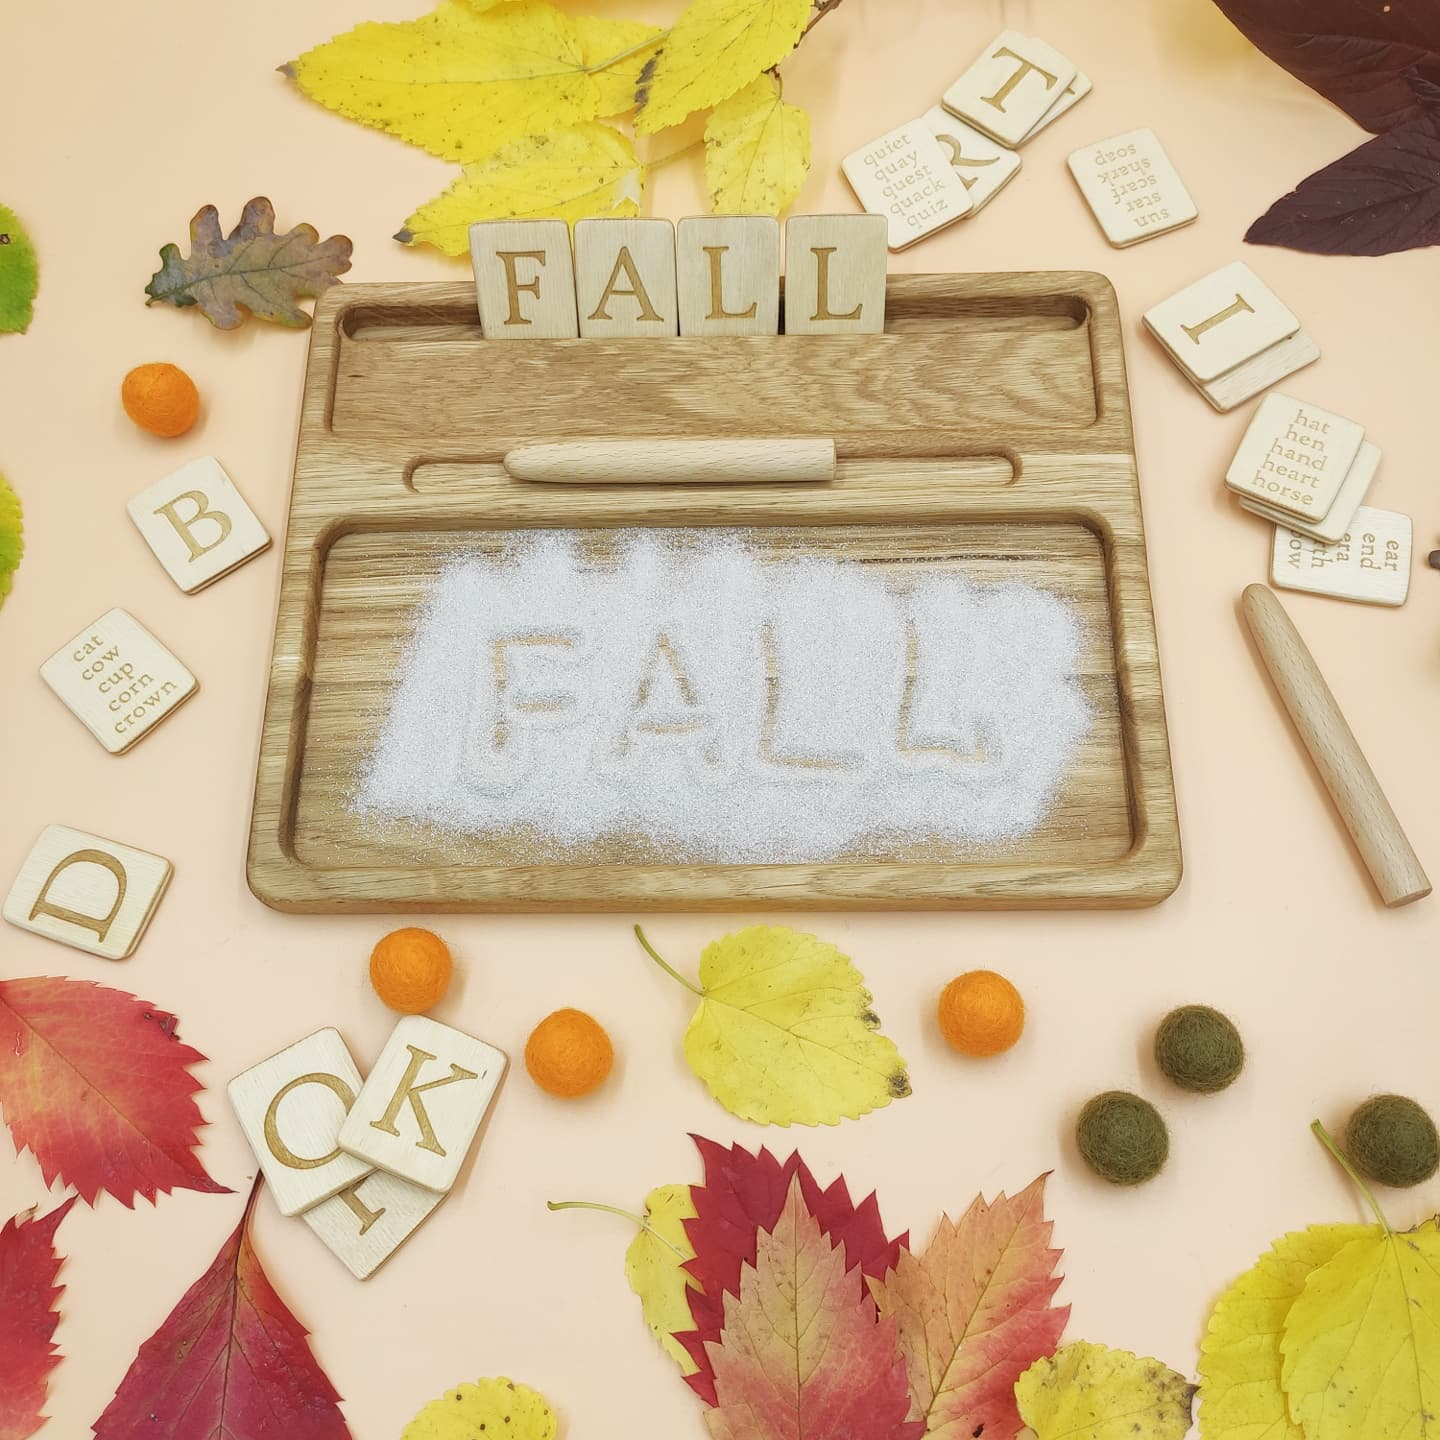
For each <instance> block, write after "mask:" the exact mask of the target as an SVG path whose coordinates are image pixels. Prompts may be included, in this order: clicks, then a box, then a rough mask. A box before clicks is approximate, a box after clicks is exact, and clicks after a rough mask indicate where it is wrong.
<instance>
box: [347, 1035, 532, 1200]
mask: <svg viewBox="0 0 1440 1440" xmlns="http://www.w3.org/2000/svg"><path fill="white" fill-rule="evenodd" d="M505 1065H506V1060H505V1056H504V1054H503V1053H502V1052H501V1051H499V1050H497V1049H495V1047H494V1046H493V1045H487V1044H486V1043H485V1042H484V1041H483V1040H476V1039H475V1038H474V1037H473V1036H471V1035H466V1034H465V1033H464V1032H463V1031H460V1030H453V1029H451V1027H450V1026H448V1025H441V1024H440V1023H439V1022H438V1021H435V1020H431V1019H429V1018H428V1017H427V1016H424V1015H407V1016H406V1017H405V1018H404V1019H403V1020H401V1021H400V1023H399V1024H398V1025H397V1026H396V1027H395V1029H394V1031H393V1032H392V1033H391V1036H390V1039H389V1040H388V1041H386V1043H385V1049H384V1050H383V1051H382V1052H381V1054H380V1058H379V1060H377V1061H376V1062H375V1068H374V1069H373V1070H372V1071H371V1072H370V1078H369V1079H368V1080H367V1081H366V1082H365V1086H364V1088H363V1089H362V1090H361V1092H360V1095H359V1097H358V1098H357V1099H356V1101H355V1105H354V1107H353V1108H352V1109H351V1111H350V1114H349V1115H348V1116H347V1117H346V1119H345V1123H344V1125H342V1126H341V1129H340V1147H341V1149H343V1150H345V1151H347V1152H348V1153H349V1154H350V1155H353V1156H354V1157H355V1158H356V1159H357V1160H361V1161H364V1162H366V1163H367V1164H369V1165H374V1166H378V1167H379V1168H380V1169H381V1170H388V1171H389V1172H390V1174H392V1175H398V1176H399V1177H400V1178H401V1179H402V1180H409V1181H410V1182H411V1183H412V1184H415V1185H420V1186H423V1187H424V1188H425V1189H427V1190H436V1191H439V1192H440V1193H442V1194H444V1193H445V1192H447V1191H448V1190H450V1188H451V1187H452V1186H453V1185H454V1184H455V1180H456V1177H457V1176H458V1175H459V1174H460V1167H461V1166H462V1165H463V1164H464V1163H465V1157H466V1155H467V1154H468V1153H469V1151H470V1146H471V1145H472V1143H473V1142H474V1139H475V1135H476V1132H477V1131H478V1130H479V1129H480V1122H481V1121H482V1120H483V1119H484V1118H485V1112H486V1111H487V1110H489V1108H490V1102H491V1101H492V1100H493V1099H494V1098H495V1091H496V1089H497V1087H498V1086H499V1084H500V1080H501V1077H502V1076H503V1075H504V1074H505Z"/></svg>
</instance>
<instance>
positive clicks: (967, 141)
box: [921, 105, 1020, 215]
mask: <svg viewBox="0 0 1440 1440" xmlns="http://www.w3.org/2000/svg"><path fill="white" fill-rule="evenodd" d="M921 124H923V125H924V126H925V128H926V129H927V130H929V131H930V133H931V134H932V135H933V136H934V137H935V138H936V139H937V140H938V141H939V142H940V148H941V149H942V150H943V151H944V152H945V154H946V157H947V158H948V159H949V161H950V168H951V169H952V170H954V172H955V174H956V175H957V176H959V178H960V183H961V184H962V185H963V186H964V187H965V189H966V192H967V193H968V194H969V196H970V213H971V214H972V215H973V214H975V213H976V212H977V211H980V210H983V209H984V208H985V206H986V205H988V204H989V203H990V201H991V200H993V199H994V198H995V196H996V195H998V194H999V193H1000V191H1001V190H1003V189H1004V188H1005V186H1006V185H1008V184H1009V183H1010V181H1012V180H1013V179H1014V178H1015V177H1016V176H1017V175H1018V174H1019V173H1020V157H1019V155H1017V154H1016V153H1015V151H1013V150H1011V149H1010V148H1009V147H1008V146H1006V145H997V144H996V143H995V141H993V140H992V139H991V138H990V137H989V136H988V135H986V134H984V133H983V132H982V131H980V130H977V129H976V128H975V127H974V126H973V125H967V124H966V123H965V122H964V121H963V120H961V119H960V118H959V117H958V116H955V115H952V114H951V113H950V112H949V111H948V110H947V109H946V108H945V107H944V106H943V105H934V106H932V107H931V108H930V109H929V110H927V111H926V112H925V114H924V115H923V116H922V117H921Z"/></svg>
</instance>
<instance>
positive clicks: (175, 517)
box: [125, 455, 270, 595]
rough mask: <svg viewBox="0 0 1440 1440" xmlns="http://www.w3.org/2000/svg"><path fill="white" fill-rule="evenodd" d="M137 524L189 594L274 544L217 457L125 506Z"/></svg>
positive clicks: (205, 458) (144, 492) (171, 477)
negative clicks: (271, 543)
mask: <svg viewBox="0 0 1440 1440" xmlns="http://www.w3.org/2000/svg"><path fill="white" fill-rule="evenodd" d="M125 508H126V510H128V511H129V513H130V518H131V520H133V521H134V522H135V528H136V529H137V530H138V531H139V532H140V534H141V537H142V538H143V539H144V541H145V543H146V544H147V545H148V546H149V547H150V549H151V550H152V551H154V553H155V558H156V559H157V560H158V561H159V562H160V563H161V564H162V565H163V566H164V567H165V573H166V574H167V575H169V577H170V578H171V579H172V580H173V581H174V582H175V583H176V584H177V585H178V586H179V587H180V588H181V590H183V591H184V592H185V593H186V594H187V595H193V594H194V593H195V592H196V591H197V590H203V589H204V588H205V587H206V586H207V585H212V584H214V582H215V581H216V580H219V579H221V578H222V577H224V576H226V575H229V574H230V573H231V571H233V570H238V569H239V568H240V566H242V565H243V564H244V563H245V562H246V561H247V560H253V559H254V558H255V557H256V556H257V555H259V554H262V553H263V552H264V551H266V550H268V549H269V548H270V535H269V532H268V531H267V530H266V529H265V527H264V526H263V525H262V524H261V523H260V521H259V519H258V518H257V517H256V515H255V512H254V511H253V510H252V509H251V508H250V507H249V506H248V505H247V504H246V503H245V497H244V496H243V495H241V493H240V492H239V491H238V490H237V489H236V488H235V483H234V481H232V480H231V479H230V477H229V476H228V475H227V474H226V473H225V471H224V470H223V469H222V468H221V465H220V462H219V461H218V460H217V459H215V457H214V456H213V455H205V456H202V457H201V458H200V459H199V460H192V461H191V462H190V463H189V464H188V465H182V466H181V467H180V469H178V470H177V471H175V473H174V474H173V475H167V476H166V477H165V478H164V479H163V480H159V481H157V482H156V483H155V484H154V485H152V486H150V488H149V489H148V490H142V491H141V492H140V493H139V494H138V495H137V496H136V497H135V498H134V499H133V500H132V501H131V502H130V503H129V504H128V505H127V506H126V507H125Z"/></svg>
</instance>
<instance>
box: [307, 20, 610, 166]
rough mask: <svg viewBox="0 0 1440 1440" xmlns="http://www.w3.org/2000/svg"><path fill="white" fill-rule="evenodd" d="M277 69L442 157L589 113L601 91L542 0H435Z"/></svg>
mask: <svg viewBox="0 0 1440 1440" xmlns="http://www.w3.org/2000/svg"><path fill="white" fill-rule="evenodd" d="M285 68H286V73H287V74H289V75H290V76H291V77H292V78H293V79H294V81H295V83H296V84H297V85H299V87H300V89H301V90H302V91H303V92H304V93H305V94H306V95H308V96H309V97H310V98H311V99H312V100H315V101H318V102H319V103H320V104H321V105H325V106H327V107H328V108H329V109H331V110H335V111H337V112H338V113H339V114H341V115H345V116H347V117H348V118H349V119H351V120H358V121H360V122H361V124H363V125H373V126H374V127H375V128H376V129H377V130H386V131H388V132H389V133H390V134H392V135H398V136H399V137H400V138H401V139H402V140H408V141H409V142H410V143H411V144H412V145H419V146H420V147H421V148H422V149H424V150H428V151H430V153H431V154H432V155H439V156H440V157H441V158H442V159H445V160H479V159H481V158H483V157H484V156H486V155H489V154H491V153H492V152H493V151H495V150H497V149H499V147H500V146H502V145H504V144H506V143H507V142H508V141H511V140H518V139H520V138H521V137H522V136H525V135H534V134H538V133H540V132H541V131H545V130H555V129H558V128H560V127H561V126H565V125H574V124H577V123H578V122H580V121H584V120H593V119H594V118H595V117H596V116H597V115H598V114H599V113H600V106H601V104H602V98H603V97H602V91H601V86H600V85H598V84H597V83H596V81H595V79H594V77H592V76H591V75H589V74H587V73H586V61H585V56H584V53H583V51H582V48H581V44H580V39H579V37H578V36H577V34H576V32H575V28H574V26H573V25H572V24H571V23H570V21H569V20H568V19H567V18H566V17H565V16H564V15H562V14H561V13H560V12H559V11H558V10H556V9H555V8H554V7H553V6H551V5H549V4H546V3H545V0H516V3H514V4H509V5H499V6H496V7H495V8H493V9H487V10H477V9H476V8H475V6H474V5H472V4H469V3H467V0H441V3H440V5H439V7H438V8H437V9H436V10H434V11H433V12H432V13H431V14H429V15H422V16H421V17H420V19H418V20H406V21H402V22H399V23H397V24H373V23H371V24H365V25H358V26H356V28H355V29H354V30H351V31H349V32H348V33H347V34H344V35H337V36H336V37H335V39H333V40H330V41H328V42H327V43H325V44H324V45H318V46H316V48H315V49H313V50H310V51H307V52H306V53H305V54H304V55H302V56H301V57H300V58H299V59H298V60H296V61H295V62H294V63H293V64H291V65H289V66H286V67H285Z"/></svg>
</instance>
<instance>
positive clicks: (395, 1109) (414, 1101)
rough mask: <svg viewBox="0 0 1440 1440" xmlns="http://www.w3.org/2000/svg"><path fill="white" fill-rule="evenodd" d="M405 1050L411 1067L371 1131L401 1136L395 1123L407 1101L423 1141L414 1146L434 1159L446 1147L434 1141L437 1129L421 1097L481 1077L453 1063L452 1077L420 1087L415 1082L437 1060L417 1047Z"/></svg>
mask: <svg viewBox="0 0 1440 1440" xmlns="http://www.w3.org/2000/svg"><path fill="white" fill-rule="evenodd" d="M405 1048H406V1049H407V1050H408V1051H409V1052H410V1063H409V1065H407V1066H406V1067H405V1073H404V1075H402V1076H401V1077H400V1083H399V1084H398V1085H397V1086H396V1087H395V1093H394V1094H393V1095H392V1096H391V1097H390V1104H389V1105H388V1106H386V1109H385V1113H384V1114H383V1115H382V1116H381V1117H380V1118H379V1119H378V1120H372V1121H371V1122H370V1128H371V1129H372V1130H383V1131H384V1132H385V1133H386V1134H387V1135H399V1133H400V1131H399V1130H398V1129H397V1128H396V1126H395V1121H396V1119H397V1118H398V1116H399V1114H400V1107H401V1106H402V1105H403V1104H404V1103H405V1102H406V1101H407V1100H408V1101H409V1102H410V1109H411V1110H412V1111H413V1112H414V1114H415V1123H416V1124H417V1125H418V1126H419V1127H420V1138H419V1139H418V1140H417V1141H416V1142H415V1144H416V1145H417V1146H418V1147H419V1148H420V1149H421V1150H428V1151H429V1152H430V1153H431V1154H432V1155H444V1154H445V1147H444V1146H443V1145H442V1144H441V1143H440V1142H439V1141H438V1140H437V1139H436V1138H435V1127H434V1126H433V1125H432V1124H431V1123H430V1116H429V1115H428V1114H427V1113H426V1110H425V1106H424V1104H423V1103H422V1101H421V1099H420V1097H421V1095H423V1094H424V1093H425V1091H427V1090H438V1089H439V1088H440V1087H441V1086H442V1085H453V1084H454V1083H455V1082H456V1081H457V1080H478V1079H479V1078H480V1077H479V1076H478V1075H476V1073H475V1072H474V1071H473V1070H466V1069H464V1068H463V1067H462V1066H460V1065H456V1064H455V1063H454V1062H453V1061H452V1062H451V1064H450V1073H449V1074H448V1075H447V1076H446V1077H445V1078H444V1079H443V1080H431V1081H430V1082H429V1084H427V1085H417V1084H416V1083H415V1080H416V1077H417V1076H418V1075H419V1074H420V1071H421V1069H422V1068H423V1067H424V1066H425V1064H426V1063H427V1062H428V1061H431V1060H434V1059H436V1058H438V1057H436V1056H434V1055H432V1054H431V1053H430V1052H429V1051H428V1050H420V1049H417V1048H416V1047H415V1046H414V1045H407V1046H406V1047H405Z"/></svg>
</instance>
